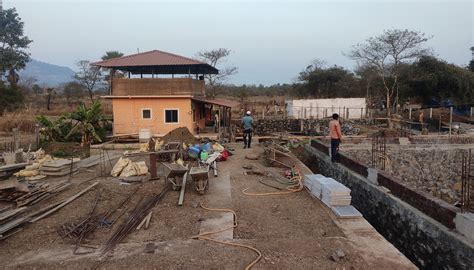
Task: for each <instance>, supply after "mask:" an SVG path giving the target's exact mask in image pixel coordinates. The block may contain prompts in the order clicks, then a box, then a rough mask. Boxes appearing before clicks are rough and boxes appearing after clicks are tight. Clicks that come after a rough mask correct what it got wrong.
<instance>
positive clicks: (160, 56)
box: [93, 50, 206, 67]
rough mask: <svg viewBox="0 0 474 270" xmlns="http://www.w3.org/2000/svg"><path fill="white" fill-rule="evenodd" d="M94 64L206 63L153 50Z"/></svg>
mask: <svg viewBox="0 0 474 270" xmlns="http://www.w3.org/2000/svg"><path fill="white" fill-rule="evenodd" d="M93 65H96V66H100V67H127V66H134V67H136V66H175V65H206V63H204V62H201V61H197V60H194V59H191V58H187V57H184V56H180V55H176V54H172V53H168V52H163V51H159V50H153V51H148V52H142V53H136V54H131V55H126V56H122V57H118V58H113V59H109V60H104V61H99V62H95V63H93Z"/></svg>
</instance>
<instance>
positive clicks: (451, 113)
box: [449, 106, 453, 136]
mask: <svg viewBox="0 0 474 270" xmlns="http://www.w3.org/2000/svg"><path fill="white" fill-rule="evenodd" d="M452 125H453V107H452V106H451V107H449V136H451V129H452Z"/></svg>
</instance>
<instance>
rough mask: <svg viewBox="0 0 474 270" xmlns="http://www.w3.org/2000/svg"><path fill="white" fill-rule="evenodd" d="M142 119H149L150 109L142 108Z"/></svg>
mask: <svg viewBox="0 0 474 270" xmlns="http://www.w3.org/2000/svg"><path fill="white" fill-rule="evenodd" d="M142 119H151V109H142Z"/></svg>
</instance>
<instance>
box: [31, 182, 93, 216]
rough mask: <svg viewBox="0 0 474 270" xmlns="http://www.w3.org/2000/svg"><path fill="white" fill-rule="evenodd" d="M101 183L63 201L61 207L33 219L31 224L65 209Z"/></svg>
mask: <svg viewBox="0 0 474 270" xmlns="http://www.w3.org/2000/svg"><path fill="white" fill-rule="evenodd" d="M98 184H99V182H95V183H94V184H92V185H90V186H88V187H87V188H85V189H84V190H82V191H81V192H79V193H77V194H76V195H74V196H72V197H70V198H69V199H67V200H65V201H63V202H62V203H61V204H60V205H58V206H56V207H54V208H53V209H51V210H49V211H48V212H46V213H44V214H42V215H40V216H38V217H35V218H33V219H32V220H31V221H30V222H31V223H33V222H36V221H38V220H40V219H42V218H44V217H46V216H49V215H50V214H52V213H54V212H56V211H58V210H59V209H61V208H63V207H64V206H66V205H67V204H69V203H70V202H72V201H74V200H75V199H77V198H79V197H80V196H81V195H82V194H84V193H86V192H87V191H89V190H90V189H91V188H93V187H95V186H96V185H98Z"/></svg>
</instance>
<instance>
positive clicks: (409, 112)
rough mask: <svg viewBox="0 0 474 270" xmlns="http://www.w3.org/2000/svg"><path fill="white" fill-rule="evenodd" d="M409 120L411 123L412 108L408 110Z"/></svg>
mask: <svg viewBox="0 0 474 270" xmlns="http://www.w3.org/2000/svg"><path fill="white" fill-rule="evenodd" d="M408 120H410V121H411V108H410V109H409V110H408Z"/></svg>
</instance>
